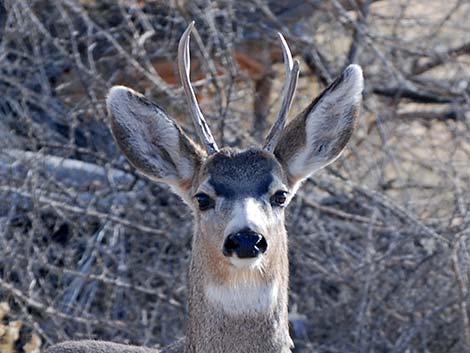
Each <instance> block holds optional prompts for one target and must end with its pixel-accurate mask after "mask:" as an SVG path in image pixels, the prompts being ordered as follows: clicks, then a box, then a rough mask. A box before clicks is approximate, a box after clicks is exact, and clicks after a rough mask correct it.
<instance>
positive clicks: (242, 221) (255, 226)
mask: <svg viewBox="0 0 470 353" xmlns="http://www.w3.org/2000/svg"><path fill="white" fill-rule="evenodd" d="M199 180H200V182H199V184H198V186H197V188H196V193H195V197H194V201H195V204H194V209H195V211H196V213H197V217H196V218H197V219H198V221H199V224H198V227H199V228H200V234H201V235H200V236H201V239H200V241H201V242H204V243H205V244H206V245H204V247H205V248H206V249H211V250H212V257H213V258H216V259H219V265H221V264H222V265H230V266H231V267H234V268H240V269H241V268H262V267H263V266H264V265H265V263H264V261H263V260H264V259H265V258H266V257H269V256H270V255H271V254H275V253H277V252H278V251H279V248H280V247H282V246H283V244H284V243H285V241H284V240H285V239H283V238H284V236H285V234H284V232H283V229H284V209H285V207H286V206H287V203H288V201H289V199H290V193H289V187H288V185H287V180H286V176H285V174H284V171H283V169H282V166H281V165H280V163H279V162H278V161H277V160H276V158H275V157H274V156H273V155H272V154H271V153H268V152H266V151H263V150H261V149H249V150H246V151H233V150H228V149H225V150H222V151H220V152H218V153H216V154H214V155H213V156H211V157H210V158H208V160H207V161H206V162H205V163H204V165H203V167H202V168H201V171H200V179H199Z"/></svg>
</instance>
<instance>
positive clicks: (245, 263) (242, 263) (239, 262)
mask: <svg viewBox="0 0 470 353" xmlns="http://www.w3.org/2000/svg"><path fill="white" fill-rule="evenodd" d="M261 261H262V257H261V256H258V257H253V258H249V259H240V258H239V257H236V255H235V256H232V257H231V258H230V263H231V264H232V265H233V266H235V267H236V268H257V267H260V266H261Z"/></svg>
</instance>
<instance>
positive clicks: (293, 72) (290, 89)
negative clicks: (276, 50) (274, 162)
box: [264, 32, 299, 152]
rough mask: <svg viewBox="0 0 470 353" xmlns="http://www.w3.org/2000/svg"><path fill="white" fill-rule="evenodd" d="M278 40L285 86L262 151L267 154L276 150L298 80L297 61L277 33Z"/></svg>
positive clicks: (282, 37)
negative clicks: (277, 111)
mask: <svg viewBox="0 0 470 353" xmlns="http://www.w3.org/2000/svg"><path fill="white" fill-rule="evenodd" d="M278 36H279V39H280V40H281V45H282V55H283V57H284V66H285V69H286V84H285V86H284V97H283V99H282V104H281V109H280V110H279V114H278V115H277V118H276V121H275V122H274V124H273V126H272V127H271V130H270V131H269V134H268V137H267V138H266V143H265V145H264V149H265V150H266V151H268V152H273V151H274V149H275V148H276V145H277V142H278V141H279V138H280V137H281V134H282V131H283V130H284V126H285V124H286V120H287V114H288V113H289V110H290V107H291V104H292V101H293V99H294V95H295V89H296V87H297V80H298V78H299V61H298V60H292V54H291V52H290V50H289V46H288V45H287V43H286V40H285V39H284V36H283V35H282V34H281V33H279V32H278Z"/></svg>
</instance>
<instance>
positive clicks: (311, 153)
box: [274, 65, 364, 187]
mask: <svg viewBox="0 0 470 353" xmlns="http://www.w3.org/2000/svg"><path fill="white" fill-rule="evenodd" d="M363 85H364V84H363V76H362V70H361V68H360V66H358V65H350V66H348V67H347V68H346V69H345V70H344V71H343V73H342V74H341V76H340V77H338V78H337V79H336V80H335V81H334V82H333V83H332V84H331V85H330V86H329V87H327V88H326V89H325V90H324V91H323V93H322V94H321V95H320V96H319V97H318V98H316V99H315V100H314V101H313V102H312V103H311V104H310V105H309V106H308V107H307V108H306V109H305V110H304V111H303V112H302V113H300V114H299V115H298V116H297V117H296V118H294V119H293V120H292V121H291V122H290V123H289V124H288V125H287V126H286V128H285V130H284V131H283V133H282V136H281V138H280V140H279V142H278V144H277V146H276V148H275V150H274V154H275V155H276V157H277V158H278V160H279V161H280V162H281V164H282V165H283V167H284V169H285V170H286V171H287V174H288V178H289V182H290V183H291V186H292V187H294V186H295V185H296V184H298V183H299V182H301V181H302V180H303V179H305V178H307V177H308V176H309V175H310V174H312V173H313V172H315V171H317V170H319V169H321V168H323V167H325V166H327V165H328V164H330V163H331V162H333V161H334V160H335V159H336V158H338V157H339V155H340V154H341V152H342V151H343V149H344V147H345V146H346V144H347V142H348V141H349V139H350V137H351V135H352V133H353V130H354V123H355V120H356V117H357V116H358V114H359V107H360V103H361V99H362V89H363Z"/></svg>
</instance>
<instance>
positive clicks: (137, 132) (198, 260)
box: [48, 23, 363, 353]
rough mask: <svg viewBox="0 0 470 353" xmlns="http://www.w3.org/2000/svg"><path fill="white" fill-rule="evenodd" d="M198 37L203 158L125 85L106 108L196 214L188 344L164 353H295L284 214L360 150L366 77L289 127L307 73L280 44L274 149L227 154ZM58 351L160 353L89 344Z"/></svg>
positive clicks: (184, 76)
mask: <svg viewBox="0 0 470 353" xmlns="http://www.w3.org/2000/svg"><path fill="white" fill-rule="evenodd" d="M192 29H193V23H192V24H190V25H189V27H188V28H187V29H186V31H185V32H184V34H183V35H182V37H181V40H180V43H179V47H178V67H179V72H180V77H181V81H182V84H183V87H184V92H185V94H186V98H187V102H188V106H189V111H190V114H191V116H192V119H193V120H194V124H195V127H196V131H197V134H198V136H199V139H200V140H201V142H202V145H203V147H204V148H201V147H200V146H199V145H197V144H196V143H195V142H194V141H193V140H192V139H190V138H189V137H188V136H187V135H186V134H185V133H184V131H183V130H182V129H181V127H180V126H178V125H177V124H176V123H175V122H174V120H172V119H171V117H170V116H168V115H167V114H166V113H165V111H164V110H163V109H162V108H160V107H159V106H157V105H155V104H153V103H152V102H150V101H148V100H147V99H146V98H144V97H143V96H142V95H140V94H139V93H137V92H134V91H133V90H131V89H129V88H126V87H122V86H116V87H113V88H112V89H111V90H110V92H109V95H108V98H107V106H108V110H109V115H110V118H111V129H112V132H113V135H114V137H115V139H116V142H117V144H118V145H119V147H120V149H121V150H122V152H123V153H124V154H125V155H126V156H127V158H128V159H129V161H130V162H131V163H132V164H133V165H134V166H135V167H136V168H137V169H138V170H139V171H140V172H142V173H143V174H145V175H146V176H148V177H149V178H151V179H153V180H156V181H160V182H164V183H166V184H168V185H170V187H171V188H172V190H173V191H174V192H175V193H177V194H178V195H179V196H180V197H181V198H182V199H183V200H184V201H185V202H186V204H187V205H188V206H189V207H190V208H191V209H192V211H193V213H194V222H195V226H194V236H193V242H192V258H191V261H190V267H189V273H188V298H189V320H188V324H187V327H186V336H185V338H184V339H182V340H180V341H178V342H177V343H175V344H174V345H172V346H170V347H168V348H166V349H164V350H163V352H166V353H170V352H181V353H182V352H184V353H202V352H204V353H235V352H236V353H240V352H243V353H286V352H290V351H291V347H292V345H293V343H292V340H291V338H290V337H289V331H288V316H287V314H288V312H287V298H288V296H287V289H288V275H289V274H288V259H287V253H288V251H287V233H286V230H285V226H284V212H285V208H286V206H287V205H288V204H289V202H290V201H291V199H292V197H293V196H294V194H295V192H296V191H297V189H298V188H299V186H300V184H301V182H302V181H303V180H304V179H305V178H307V177H308V176H309V175H311V174H312V173H313V172H315V171H317V170H319V169H321V168H323V167H325V166H326V165H328V164H329V163H331V162H333V161H334V160H335V159H336V158H338V156H339V155H340V154H341V152H342V150H343V149H344V147H345V146H346V143H347V142H348V140H349V139H350V137H351V134H352V132H353V129H354V123H355V120H356V117H357V115H358V112H359V106H360V102H361V95H362V94H361V93H362V89H363V78H362V71H361V68H360V67H359V66H356V65H351V66H349V67H347V68H346V69H345V70H344V72H343V73H342V74H341V76H340V77H339V78H338V79H336V81H334V82H333V83H332V84H331V85H330V86H329V87H328V88H326V89H325V90H324V92H323V93H322V94H321V95H320V96H319V97H318V98H316V99H315V100H314V101H313V102H312V103H311V104H310V105H309V106H308V107H306V108H305V110H304V111H303V112H302V113H301V114H299V115H298V116H297V117H296V118H295V119H293V120H292V121H291V122H290V123H289V124H287V126H285V125H286V117H287V114H288V111H289V108H290V106H291V103H292V100H293V96H294V91H295V88H296V84H297V79H298V73H299V63H298V62H297V61H293V60H292V57H291V54H290V51H289V48H288V46H287V44H286V42H285V40H284V38H283V37H282V35H280V34H279V36H280V39H281V43H282V51H283V55H284V60H285V68H286V75H287V79H286V83H285V87H284V96H283V100H282V104H281V109H280V112H279V114H278V117H277V120H276V122H275V123H274V125H273V127H272V129H271V131H270V133H269V134H268V137H267V141H266V143H265V145H264V147H263V148H249V149H247V150H237V149H231V148H222V149H219V148H218V146H217V143H216V142H215V140H214V138H213V136H212V134H211V131H210V130H209V127H208V126H207V124H206V121H205V119H204V117H203V114H202V112H201V110H200V109H199V106H198V104H197V100H196V96H195V94H194V91H193V89H192V87H191V83H190V76H189V67H190V66H189V61H190V59H189V37H190V33H191V31H192ZM48 352H49V353H65V352H67V353H78V352H102V353H108V352H115V353H124V352H135V353H139V352H141V353H144V352H156V351H155V350H151V349H149V348H141V347H132V346H126V345H119V344H114V343H107V342H99V341H81V342H80V341H78V342H65V343H62V344H59V345H56V346H53V347H51V348H50V349H49V350H48Z"/></svg>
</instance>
